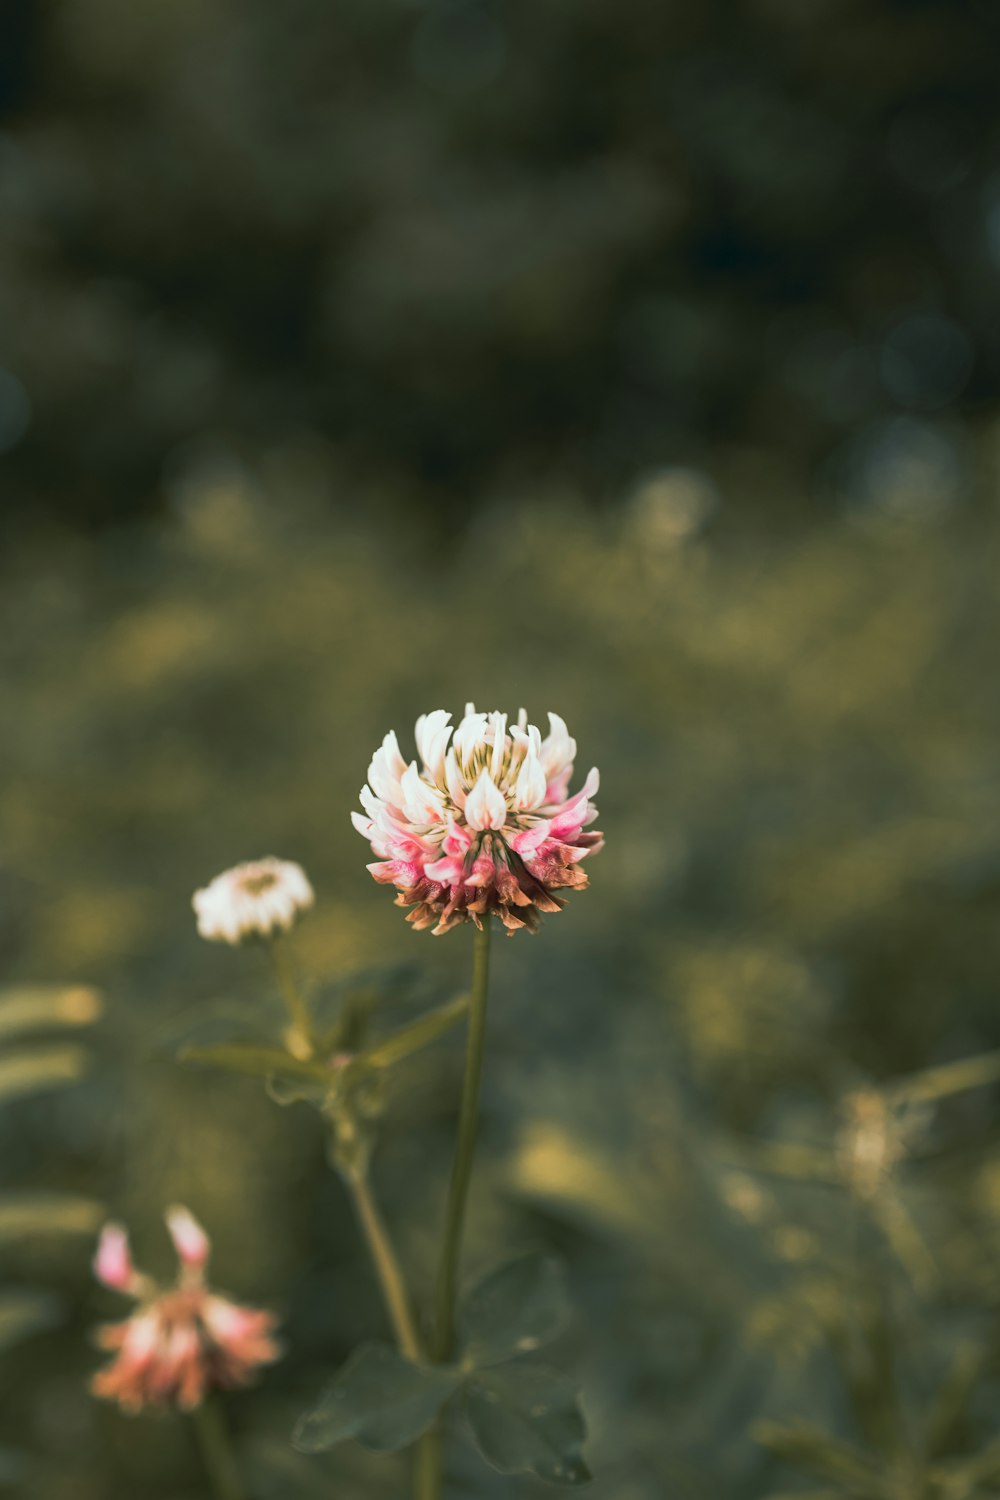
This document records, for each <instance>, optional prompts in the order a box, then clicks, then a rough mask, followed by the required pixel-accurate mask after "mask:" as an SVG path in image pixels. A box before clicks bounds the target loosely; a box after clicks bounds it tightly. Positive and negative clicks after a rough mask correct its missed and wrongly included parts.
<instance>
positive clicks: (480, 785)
mask: <svg viewBox="0 0 1000 1500" xmlns="http://www.w3.org/2000/svg"><path fill="white" fill-rule="evenodd" d="M465 821H466V823H468V825H469V827H470V828H475V829H480V828H502V827H503V825H504V824H505V823H506V821H507V800H506V798H505V797H504V795H503V793H502V792H501V791H500V790H499V788H498V787H497V786H496V785H495V783H494V781H493V778H492V776H491V775H490V773H489V771H482V772H480V776H479V780H478V781H477V782H476V784H475V786H474V787H473V788H472V791H471V792H470V793H469V796H468V800H467V801H466V804H465Z"/></svg>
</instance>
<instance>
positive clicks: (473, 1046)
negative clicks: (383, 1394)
mask: <svg viewBox="0 0 1000 1500" xmlns="http://www.w3.org/2000/svg"><path fill="white" fill-rule="evenodd" d="M489 981H490V918H489V917H488V916H487V918H486V920H485V921H484V922H483V925H482V927H481V928H479V929H478V931H477V932H476V938H475V946H474V948H473V952H472V993H471V997H470V1003H469V1029H468V1032H467V1034H466V1043H465V1081H464V1083H463V1085H462V1104H461V1108H460V1110H459V1116H458V1145H457V1147H456V1149H455V1160H454V1163H453V1165H452V1169H451V1182H450V1183H449V1185H448V1207H447V1210H446V1213H445V1227H444V1245H443V1247H442V1251H441V1264H440V1266H439V1269H438V1279H437V1293H436V1296H435V1300H434V1341H433V1345H432V1352H433V1355H434V1358H435V1359H436V1360H439V1361H440V1360H446V1359H447V1358H448V1357H449V1355H450V1354H451V1345H452V1340H453V1338H454V1335H455V1302H456V1298H457V1295H458V1261H459V1256H460V1254H461V1250H462V1229H463V1227H464V1224H465V1204H466V1200H467V1198H468V1196H469V1182H470V1180H471V1178H472V1160H473V1157H474V1155H475V1151H476V1135H477V1133H478V1127H479V1081H480V1079H481V1077H482V1073H483V1051H484V1048H485V1042H486V996H487V992H488V990H489Z"/></svg>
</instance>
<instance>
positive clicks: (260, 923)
mask: <svg viewBox="0 0 1000 1500" xmlns="http://www.w3.org/2000/svg"><path fill="white" fill-rule="evenodd" d="M314 899H315V897H314V896H313V888H312V886H311V885H310V884H309V881H308V879H307V877H306V873H305V871H304V870H303V869H302V867H301V865H297V864H294V863H293V862H292V861H291V860H287V859H274V858H272V857H269V858H267V859H255V860H250V861H249V862H248V863H246V864H242V865H236V866H234V868H233V869H231V870H225V871H224V872H223V874H221V875H217V876H216V877H215V879H214V880H213V881H212V882H211V883H210V884H209V885H207V886H206V887H205V888H204V890H201V891H195V894H194V896H193V898H192V902H191V904H192V906H193V907H194V910H195V915H196V916H197V918H198V931H199V932H200V934H201V936H202V937H203V938H207V939H208V940H209V941H210V942H216V943H232V944H233V945H234V946H236V945H238V944H239V943H245V942H247V941H248V940H250V939H252V938H272V937H275V936H276V935H277V934H278V933H279V932H288V931H290V929H291V928H292V927H294V925H295V923H296V922H297V921H298V919H299V917H300V916H301V915H302V913H303V912H306V911H308V910H309V908H310V907H311V906H312V904H313V901H314Z"/></svg>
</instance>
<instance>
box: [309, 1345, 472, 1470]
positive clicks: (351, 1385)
mask: <svg viewBox="0 0 1000 1500" xmlns="http://www.w3.org/2000/svg"><path fill="white" fill-rule="evenodd" d="M460 1379H461V1377H460V1375H459V1373H458V1371H457V1370H454V1369H451V1368H448V1367H447V1366H434V1367H432V1366H430V1365H417V1364H413V1363H412V1362H411V1361H410V1360H408V1359H404V1358H403V1356H402V1355H401V1354H397V1353H396V1351H395V1349H391V1348H390V1347H389V1346H388V1344H362V1345H361V1347H360V1348H359V1349H356V1350H355V1352H354V1353H353V1354H352V1355H351V1357H350V1359H349V1360H348V1361H347V1363H346V1364H345V1365H344V1367H343V1369H342V1370H341V1371H340V1373H339V1375H338V1376H337V1377H336V1379H335V1380H334V1382H333V1384H332V1385H331V1386H329V1387H328V1389H327V1390H326V1391H324V1393H323V1395H322V1396H321V1397H320V1399H319V1401H318V1402H317V1404H316V1406H315V1407H314V1408H313V1410H312V1411H310V1412H306V1413H305V1415H304V1416H302V1417H301V1418H300V1419H299V1422H298V1424H297V1426H296V1428H295V1432H294V1434H293V1436H292V1441H293V1443H294V1444H295V1446H296V1448H299V1449H301V1451H302V1452H304V1453H322V1452H323V1451H324V1450H325V1449H327V1448H332V1447H333V1446H334V1444H335V1443H342V1442H344V1440H345V1439H346V1438H356V1439H357V1441H358V1442H359V1443H363V1444H364V1446H365V1447H366V1448H374V1449H375V1451H376V1452H378V1453H394V1452H395V1451H396V1449H397V1448H407V1447H409V1445H410V1444H411V1443H412V1442H415V1441H416V1439H417V1438H418V1437H419V1436H420V1434H421V1433H422V1432H426V1431H427V1429H428V1427H430V1425H431V1423H432V1422H433V1421H434V1418H435V1417H436V1416H437V1414H438V1412H439V1411H440V1410H441V1407H442V1406H443V1405H444V1403H445V1402H446V1401H447V1399H448V1397H449V1396H450V1395H451V1394H452V1392H453V1391H454V1390H455V1389H456V1388H457V1386H458V1384H459V1381H460Z"/></svg>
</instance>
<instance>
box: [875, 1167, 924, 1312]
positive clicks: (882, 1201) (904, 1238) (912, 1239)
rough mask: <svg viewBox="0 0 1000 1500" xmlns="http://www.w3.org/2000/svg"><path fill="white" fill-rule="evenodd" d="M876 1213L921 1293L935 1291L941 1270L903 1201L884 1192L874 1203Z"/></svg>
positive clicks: (890, 1193) (904, 1266)
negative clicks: (939, 1270)
mask: <svg viewBox="0 0 1000 1500" xmlns="http://www.w3.org/2000/svg"><path fill="white" fill-rule="evenodd" d="M872 1213H873V1214H874V1216H875V1218H876V1220H877V1221H878V1224H879V1226H880V1228H881V1230H882V1233H883V1234H884V1235H885V1237H886V1239H887V1240H888V1241H889V1244H890V1245H891V1246H892V1249H893V1251H894V1253H895V1255H896V1258H897V1259H898V1260H899V1262H900V1264H901V1265H902V1266H903V1268H904V1269H905V1270H906V1272H907V1274H908V1275H909V1277H910V1280H911V1281H912V1282H913V1285H914V1286H915V1287H916V1289H917V1291H919V1292H929V1291H931V1290H932V1289H933V1288H934V1286H935V1285H936V1284H937V1280H938V1271H937V1266H936V1265H935V1263H934V1257H933V1256H932V1255H931V1252H930V1251H929V1250H928V1248H927V1246H926V1244H925V1243H924V1239H923V1236H922V1234H921V1233H920V1230H919V1229H918V1228H917V1226H916V1224H915V1223H914V1222H913V1219H912V1218H911V1217H910V1213H909V1210H908V1209H907V1208H906V1207H905V1205H904V1203H903V1201H902V1199H901V1198H900V1197H899V1196H898V1195H897V1194H896V1193H893V1192H890V1191H889V1190H888V1189H883V1191H882V1193H881V1194H880V1195H879V1196H878V1197H877V1198H875V1199H873V1201H872Z"/></svg>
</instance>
